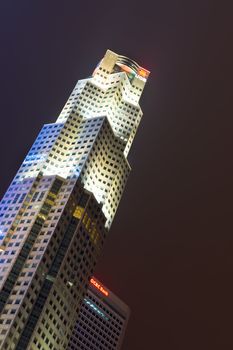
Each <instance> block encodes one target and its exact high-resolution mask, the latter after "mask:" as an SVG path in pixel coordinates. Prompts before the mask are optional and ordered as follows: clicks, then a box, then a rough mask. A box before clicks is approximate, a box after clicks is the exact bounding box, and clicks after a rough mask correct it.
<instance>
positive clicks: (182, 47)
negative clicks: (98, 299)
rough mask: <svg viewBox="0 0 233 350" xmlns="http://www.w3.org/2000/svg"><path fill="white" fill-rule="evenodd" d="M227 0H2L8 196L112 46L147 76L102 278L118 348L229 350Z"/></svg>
mask: <svg viewBox="0 0 233 350" xmlns="http://www.w3.org/2000/svg"><path fill="white" fill-rule="evenodd" d="M232 10H233V5H232V1H214V0H212V1H211V0H195V1H194V0H186V1H180V0H158V1H156V0H154V1H146V0H145V1H140V2H139V1H138V2H137V0H136V1H135V0H134V1H131V0H129V1H126V0H125V1H119V0H118V1H78V0H67V1H65V0H64V1H60V0H34V1H29V0H21V1H19V0H2V1H1V2H0V77H1V80H0V82H1V84H0V89H1V92H0V113H1V115H0V118H1V123H0V164H1V175H0V179H1V181H0V195H1V196H2V195H3V193H4V192H5V190H6V189H7V186H8V185H9V184H10V182H11V180H12V178H13V176H14V175H15V173H16V171H17V169H18V167H19V166H20V164H21V162H22V161H23V158H24V157H25V155H26V153H27V151H28V150H29V148H30V146H31V145H32V143H33V141H34V139H35V137H36V136H37V134H38V132H39V130H40V129H41V127H42V125H43V124H44V123H49V122H54V121H55V119H56V117H57V116H58V114H59V112H60V110H61V109H62V107H63V105H64V104H65V102H66V99H67V98H68V96H69V94H70V92H71V90H72V89H73V87H74V85H75V83H76V81H77V80H78V79H81V78H86V77H88V76H89V75H90V74H91V73H92V71H93V70H94V68H95V66H96V64H97V63H98V61H99V60H100V59H101V58H102V56H103V55H104V53H105V51H106V49H108V48H109V49H111V50H113V51H115V52H117V53H119V54H122V55H125V56H129V57H130V58H132V59H134V60H135V61H137V62H138V63H139V64H141V65H142V66H143V67H145V68H146V69H149V70H150V71H151V76H150V79H149V81H148V84H147V86H146V89H145V91H144V94H143V97H142V100H141V106H142V109H143V112H144V117H143V120H142V123H141V125H140V128H139V130H138V133H137V136H136V138H135V142H134V145H133V147H132V149H131V152H130V156H129V160H130V163H131V166H132V172H131V175H130V178H129V181H128V183H127V187H126V189H125V193H124V196H123V198H122V201H121V204H120V207H119V209H118V212H117V215H116V217H115V221H114V224H113V225H112V228H111V232H110V234H109V239H108V241H107V243H106V246H105V249H104V253H103V255H102V258H101V260H100V262H99V264H98V266H97V270H96V277H98V279H100V280H101V281H102V282H103V283H104V284H105V285H106V286H107V287H108V288H109V289H111V290H112V291H114V292H115V294H117V295H118V296H119V297H120V298H122V299H123V300H124V301H125V302H126V303H127V304H128V305H129V306H130V308H131V311H132V314H131V318H130V322H129V326H128V329H127V334H126V337H125V341H124V346H123V350H144V349H146V350H147V349H159V350H170V349H173V350H187V349H188V350H197V349H198V350H207V349H211V350H215V349H216V350H217V349H218V350H219V349H224V350H226V349H233V336H232V334H233V282H232V276H233V232H232V226H233V215H232V208H233V206H232V202H233V185H232V183H233V165H232V149H233V147H232V146H233V142H232V140H233V138H232V130H233V128H232V116H233V114H232V111H233V106H232V103H233V93H232V85H233V74H232V72H233V70H232V62H233V48H232V36H233V25H232Z"/></svg>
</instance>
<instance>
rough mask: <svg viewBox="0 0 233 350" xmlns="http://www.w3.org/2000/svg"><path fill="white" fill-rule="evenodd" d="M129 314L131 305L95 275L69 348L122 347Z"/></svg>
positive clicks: (70, 349) (115, 348)
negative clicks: (125, 302) (124, 301)
mask: <svg viewBox="0 0 233 350" xmlns="http://www.w3.org/2000/svg"><path fill="white" fill-rule="evenodd" d="M129 315H130V309H129V307H128V306H127V305H126V304H124V303H123V302H122V301H121V300H120V299H119V298H118V297H117V296H116V295H115V294H113V293H112V292H111V291H110V290H109V289H107V288H106V287H105V286H104V285H103V284H101V283H100V282H99V281H98V280H97V279H96V278H92V279H91V280H90V285H89V288H88V291H87V294H86V296H85V298H84V301H83V303H82V306H81V309H80V312H79V317H78V321H77V323H76V325H75V328H74V331H73V334H72V337H71V340H70V344H69V347H68V349H69V350H98V349H99V350H118V349H120V348H121V345H122V341H123V338H124V334H125V330H126V327H127V323H128V319H129Z"/></svg>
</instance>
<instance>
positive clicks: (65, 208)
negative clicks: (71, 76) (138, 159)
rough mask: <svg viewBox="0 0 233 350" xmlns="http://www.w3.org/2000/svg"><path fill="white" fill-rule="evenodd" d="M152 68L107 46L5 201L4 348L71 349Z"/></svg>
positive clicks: (0, 299) (1, 208)
mask: <svg viewBox="0 0 233 350" xmlns="http://www.w3.org/2000/svg"><path fill="white" fill-rule="evenodd" d="M148 75H149V72H148V71H147V70H145V69H143V68H141V67H140V66H139V65H138V64H137V63H135V62H134V61H132V60H130V59H128V58H126V57H124V56H120V55H117V54H115V53H113V52H112V51H110V50H108V51H107V52H106V54H105V56H104V58H103V59H102V60H101V61H100V63H99V65H98V66H97V68H96V69H95V71H94V72H93V74H92V76H91V77H89V78H88V79H84V80H79V81H78V83H77V84H76V86H75V88H74V90H73V92H72V93H71V95H70V97H69V99H68V101H67V103H66V104H65V106H64V108H63V110H62V112H61V114H60V115H59V117H58V119H57V121H56V122H55V123H52V124H46V125H44V127H43V128H42V130H41V132H40V133H39V135H38V137H37V139H36V140H35V142H34V144H33V146H32V148H31V149H30V151H29V153H28V155H27V156H26V158H25V159H24V161H23V163H22V165H21V167H20V169H19V170H18V172H17V174H16V176H15V178H14V179H13V181H12V183H11V185H10V186H9V188H8V190H7V192H6V193H5V195H4V197H3V198H2V200H1V203H0V348H1V349H6V350H8V349H17V350H20V349H23V350H26V349H30V350H35V349H54V350H55V349H56V350H57V349H65V348H66V347H67V345H68V341H69V338H70V335H71V329H72V328H73V326H74V324H75V321H76V319H77V314H78V311H79V308H80V304H81V302H82V300H83V298H84V296H85V293H86V289H87V287H88V282H89V279H90V277H91V276H92V274H93V269H94V267H95V264H96V262H97V260H98V256H99V254H100V252H101V249H102V246H103V244H104V240H105V237H106V235H107V232H108V230H109V228H110V226H111V223H112V220H113V218H114V215H115V213H116V210H117V206H118V204H119V201H120V198H121V196H122V193H123V190H124V187H125V184H126V181H127V178H128V175H129V172H130V166H129V163H128V161H127V155H128V152H129V149H130V146H131V144H132V141H133V139H134V136H135V133H136V130H137V127H138V125H139V122H140V120H141V117H142V111H141V109H140V106H139V98H140V96H141V94H142V91H143V88H144V86H145V83H146V81H147V77H148Z"/></svg>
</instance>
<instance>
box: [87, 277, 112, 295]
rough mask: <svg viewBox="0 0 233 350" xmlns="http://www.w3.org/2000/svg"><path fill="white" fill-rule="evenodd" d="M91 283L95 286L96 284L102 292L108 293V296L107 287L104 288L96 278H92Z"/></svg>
mask: <svg viewBox="0 0 233 350" xmlns="http://www.w3.org/2000/svg"><path fill="white" fill-rule="evenodd" d="M90 282H91V284H93V286H95V287H96V288H97V289H98V290H99V291H100V292H101V293H102V294H104V295H106V297H107V296H108V294H109V293H108V291H107V290H106V289H104V287H103V286H101V284H99V283H98V282H97V281H96V280H94V278H92V279H91V280H90Z"/></svg>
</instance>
